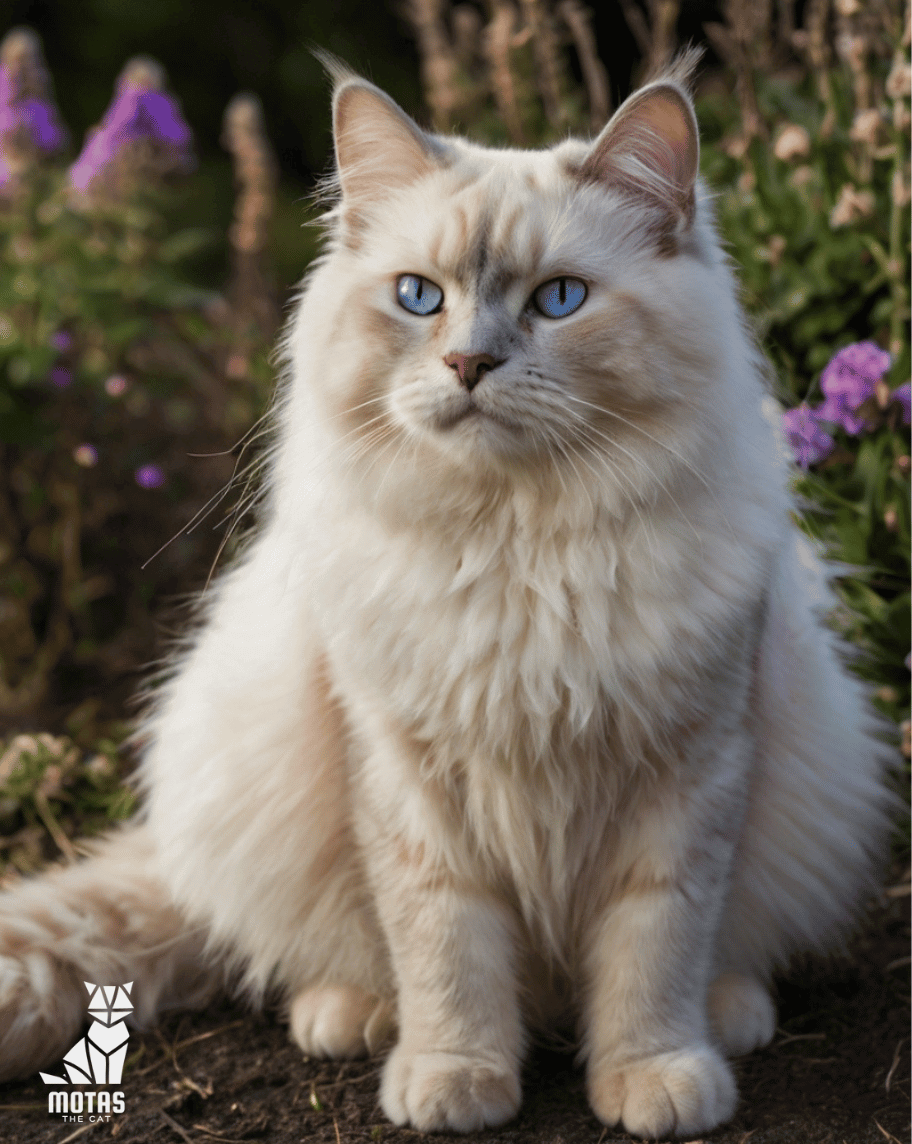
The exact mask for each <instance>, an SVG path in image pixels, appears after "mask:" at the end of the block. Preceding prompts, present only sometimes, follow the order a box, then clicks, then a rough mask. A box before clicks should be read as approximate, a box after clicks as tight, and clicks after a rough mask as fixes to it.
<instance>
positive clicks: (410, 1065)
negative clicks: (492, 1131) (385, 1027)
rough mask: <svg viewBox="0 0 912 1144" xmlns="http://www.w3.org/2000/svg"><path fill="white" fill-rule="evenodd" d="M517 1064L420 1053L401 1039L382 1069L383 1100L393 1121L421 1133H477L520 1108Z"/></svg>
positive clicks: (449, 1054)
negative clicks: (410, 1126) (400, 1042)
mask: <svg viewBox="0 0 912 1144" xmlns="http://www.w3.org/2000/svg"><path fill="white" fill-rule="evenodd" d="M520 1097H521V1090H520V1085H519V1075H518V1071H517V1069H516V1068H515V1067H514V1066H512V1065H511V1064H510V1063H509V1062H507V1061H505V1060H503V1059H502V1058H501V1059H498V1058H497V1057H494V1056H472V1055H470V1054H468V1053H465V1054H464V1053H447V1052H415V1051H411V1050H409V1048H408V1047H407V1046H405V1045H403V1044H399V1045H397V1046H396V1048H395V1049H394V1050H393V1052H392V1053H391V1054H390V1057H389V1060H388V1061H387V1062H386V1068H385V1070H384V1073H383V1084H382V1086H381V1089H380V1104H381V1105H382V1107H383V1111H384V1112H385V1113H386V1115H387V1116H388V1117H389V1118H390V1120H392V1122H393V1123H394V1124H399V1125H403V1124H411V1125H412V1127H413V1128H417V1129H418V1130H419V1131H421V1132H435V1131H445V1130H449V1131H451V1132H474V1131H476V1130H477V1129H479V1128H493V1127H496V1126H497V1125H498V1124H504V1123H505V1122H506V1121H507V1120H510V1119H511V1118H512V1117H514V1116H515V1115H516V1113H517V1112H518V1111H519V1103H520Z"/></svg>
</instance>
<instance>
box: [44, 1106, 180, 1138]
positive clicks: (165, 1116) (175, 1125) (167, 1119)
mask: <svg viewBox="0 0 912 1144" xmlns="http://www.w3.org/2000/svg"><path fill="white" fill-rule="evenodd" d="M158 1115H159V1116H160V1117H161V1118H162V1120H164V1122H165V1123H166V1124H167V1125H169V1126H170V1127H171V1128H173V1129H174V1131H175V1132H176V1133H177V1134H178V1136H180V1138H181V1140H185V1141H186V1144H193V1137H192V1136H190V1135H189V1134H188V1133H187V1131H186V1129H184V1128H182V1127H181V1126H180V1125H179V1124H178V1123H177V1121H176V1120H175V1119H174V1117H173V1116H169V1115H168V1114H167V1112H165V1110H164V1109H163V1108H160V1109H159V1110H158ZM61 1144H62V1142H61Z"/></svg>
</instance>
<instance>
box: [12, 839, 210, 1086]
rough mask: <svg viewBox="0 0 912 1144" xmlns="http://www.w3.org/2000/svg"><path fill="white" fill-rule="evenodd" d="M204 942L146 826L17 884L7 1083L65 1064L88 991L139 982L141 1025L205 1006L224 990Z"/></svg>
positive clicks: (136, 1017) (137, 1017) (136, 1018)
mask: <svg viewBox="0 0 912 1144" xmlns="http://www.w3.org/2000/svg"><path fill="white" fill-rule="evenodd" d="M205 936H206V935H205V934H204V933H203V932H201V931H200V930H199V929H190V928H189V927H188V926H187V923H186V922H185V921H184V919H183V918H182V917H181V915H180V914H179V912H178V911H177V909H176V908H175V907H174V905H173V904H172V902H171V901H170V898H169V896H168V894H167V891H166V890H165V887H164V885H163V884H162V883H161V881H160V880H159V878H158V877H157V875H156V872H155V854H154V851H153V847H152V843H151V840H150V839H149V836H148V833H147V831H146V830H145V828H144V827H143V826H141V825H134V824H131V825H130V826H128V827H126V828H124V829H123V830H120V831H118V832H116V833H114V834H112V835H109V836H108V837H107V838H105V839H102V840H101V841H100V842H98V843H97V844H96V845H95V847H94V850H93V853H92V854H91V855H90V856H89V857H88V858H86V859H85V860H84V861H80V862H75V863H73V864H71V865H67V866H58V867H56V868H54V869H52V870H49V871H47V872H45V873H43V874H41V875H40V876H38V877H35V878H24V879H22V880H21V881H20V882H18V883H14V885H13V886H12V887H11V888H10V889H9V890H7V891H6V892H5V893H3V894H0V1081H3V1080H9V1079H12V1078H13V1077H24V1076H29V1075H31V1074H32V1073H34V1072H35V1071H36V1070H37V1069H38V1068H40V1067H41V1066H45V1065H51V1064H56V1063H58V1062H59V1060H60V1058H61V1056H62V1055H63V1054H64V1053H65V1052H66V1051H67V1049H69V1048H70V1047H71V1045H72V1044H73V1042H74V1041H75V1040H76V1038H77V1037H78V1036H79V1033H80V1030H81V1027H82V1025H83V1022H84V1021H85V1018H86V1009H87V1004H88V999H89V994H88V992H87V990H86V986H85V982H91V983H92V984H95V985H99V984H100V985H120V984H122V983H124V982H128V981H133V982H135V985H134V987H133V991H132V1002H133V1006H134V1014H133V1022H134V1023H136V1024H138V1025H146V1024H148V1023H150V1022H151V1021H152V1020H153V1018H154V1017H155V1015H156V1013H158V1012H160V1011H161V1010H162V1009H163V1008H170V1007H172V1006H175V1005H180V1006H193V1005H197V1004H202V1003H204V1001H205V1000H206V999H207V998H208V997H209V996H211V994H212V993H213V992H214V991H215V990H216V989H217V988H218V986H219V985H220V984H221V971H220V970H219V969H218V968H217V967H215V966H212V965H210V964H208V962H207V960H206V958H205V957H204V949H205V944H206V942H205Z"/></svg>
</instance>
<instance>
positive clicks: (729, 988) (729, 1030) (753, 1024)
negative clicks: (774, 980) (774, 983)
mask: <svg viewBox="0 0 912 1144" xmlns="http://www.w3.org/2000/svg"><path fill="white" fill-rule="evenodd" d="M707 1013H708V1016H709V1024H710V1027H711V1029H712V1031H713V1033H714V1035H715V1037H716V1040H717V1041H718V1042H719V1043H720V1044H721V1046H722V1048H723V1050H724V1051H725V1055H726V1056H728V1057H741V1056H744V1055H745V1053H752V1052H753V1051H754V1049H762V1048H763V1046H764V1045H768V1044H769V1043H770V1041H771V1040H772V1039H773V1037H774V1035H775V1033H776V1006H775V1005H774V1004H773V999H772V997H770V995H769V992H768V990H767V989H766V987H765V986H764V985H763V984H762V983H761V982H760V981H758V980H757V978H756V977H751V976H749V975H747V974H744V973H721V974H719V976H718V977H717V978H716V979H715V981H714V982H713V983H712V985H710V987H709V994H708V996H707Z"/></svg>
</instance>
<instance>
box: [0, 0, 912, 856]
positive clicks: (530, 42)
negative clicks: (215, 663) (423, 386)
mask: <svg viewBox="0 0 912 1144" xmlns="http://www.w3.org/2000/svg"><path fill="white" fill-rule="evenodd" d="M93 4H94V0H93ZM353 4H354V0H346V4H344V5H343V7H345V8H346V11H348V9H349V8H353ZM354 6H355V7H357V5H354ZM106 11H107V9H106ZM232 11H233V9H231V6H230V5H229V7H228V9H227V10H226V16H225V20H226V28H229V30H230V22H231V19H232V18H233V17H232V16H231V12H232ZM397 12H398V13H400V14H401V16H402V18H403V19H404V22H405V30H406V32H407V34H409V35H410V36H411V37H412V41H413V47H412V49H411V50H412V53H413V54H412V57H411V59H410V60H409V62H408V63H406V64H404V65H403V64H402V63H401V61H400V62H399V63H397V61H396V57H395V56H394V55H392V54H391V53H390V49H389V46H388V42H387V43H386V48H385V54H383V53H380V52H379V49H378V58H377V59H376V64H375V63H374V59H373V56H372V57H371V74H372V75H373V77H374V78H376V79H377V80H378V82H381V83H383V84H385V85H386V86H387V87H389V88H391V90H392V91H393V94H395V95H397V96H398V97H399V98H400V99H403V100H404V102H406V104H408V103H409V99H410V96H411V95H412V94H413V92H414V91H416V90H417V88H415V87H413V85H412V81H411V78H410V77H411V75H412V74H414V75H415V76H418V77H420V83H421V87H422V89H423V92H424V98H425V102H426V105H427V108H428V111H429V117H430V121H431V123H432V125H433V126H434V127H435V128H437V129H438V130H441V131H449V130H457V131H461V132H466V133H468V134H470V135H472V136H474V137H475V138H478V139H480V140H482V141H487V142H489V143H493V144H505V145H506V144H512V145H520V146H538V145H540V144H546V143H548V142H551V141H554V140H556V139H559V138H561V137H562V136H564V135H565V134H566V133H567V132H568V131H573V132H583V133H585V132H590V131H597V130H598V129H599V127H600V126H601V125H602V124H603V123H604V121H605V119H606V118H607V116H608V115H609V114H610V112H611V110H612V108H613V106H615V105H616V104H617V103H618V102H619V101H620V99H621V98H623V96H624V95H625V94H626V92H627V89H628V88H629V87H630V86H635V85H636V83H637V82H639V81H641V80H642V79H643V78H644V77H646V76H648V75H650V74H652V73H654V72H655V71H656V70H658V69H659V68H661V66H662V65H663V64H664V63H666V62H667V61H668V60H669V59H670V58H671V56H672V55H673V54H674V52H675V51H676V50H677V48H678V47H680V46H681V45H682V44H683V43H684V42H686V41H687V40H694V39H695V40H697V41H698V42H701V43H703V44H704V45H705V46H706V48H707V54H706V57H705V59H704V62H703V65H702V67H701V73H700V77H699V81H698V90H697V102H698V111H699V114H700V119H701V124H702V128H703V143H704V146H703V170H704V174H705V176H706V178H707V181H708V183H709V184H710V185H711V187H712V188H713V190H714V192H715V194H716V208H717V212H718V215H719V221H720V227H721V230H722V232H723V235H724V237H725V239H726V241H727V243H728V246H729V249H730V251H731V254H732V258H733V260H734V261H735V262H736V263H737V265H738V268H739V273H740V276H741V280H742V282H743V286H744V300H745V304H746V307H747V309H748V312H749V314H750V317H751V320H752V321H753V323H754V325H755V327H756V329H757V331H758V335H759V338H760V340H761V343H762V344H763V346H764V348H765V350H766V351H767V353H768V355H769V356H770V358H771V360H772V364H773V374H774V378H775V380H774V385H775V387H776V392H777V396H778V397H779V399H780V401H781V402H782V404H783V406H784V407H785V409H786V410H787V412H786V413H785V414H784V416H783V426H782V428H783V440H784V442H785V443H786V445H787V446H790V447H791V449H792V452H793V454H794V456H795V459H796V461H797V463H798V467H797V468H796V478H795V480H796V484H797V486H798V489H799V491H800V493H801V494H802V496H803V498H804V499H805V503H806V505H807V511H806V513H805V515H804V518H803V522H804V527H805V528H806V529H807V530H808V532H809V533H810V534H811V535H813V536H814V537H816V538H817V539H818V540H819V541H820V542H821V543H822V544H823V545H825V546H826V547H827V549H828V550H829V551H830V553H831V554H832V555H833V556H834V557H836V558H837V559H838V560H840V561H842V562H844V563H845V564H846V565H848V566H850V567H847V568H846V570H845V573H844V575H842V576H841V577H840V581H839V585H840V591H841V595H842V599H843V601H844V606H842V607H841V608H840V610H839V613H838V615H837V616H836V617H835V623H836V625H837V627H838V628H839V629H840V630H841V631H842V632H843V633H844V634H845V635H846V637H847V638H848V639H849V640H851V641H852V642H853V643H854V644H855V645H856V646H858V647H859V648H860V649H861V650H862V653H863V654H862V656H861V657H860V659H859V662H858V670H860V671H861V672H862V674H864V675H866V676H867V677H868V678H869V679H870V680H871V681H872V682H873V683H874V685H875V689H876V695H877V702H878V704H879V706H880V707H881V708H882V710H883V711H884V712H885V714H887V715H888V716H889V717H890V719H891V720H893V721H895V723H896V724H902V726H903V733H902V734H903V737H904V751H905V753H906V755H908V751H909V746H908V737H909V724H908V721H906V722H905V723H903V720H904V719H905V718H906V714H907V711H908V702H909V667H908V662H909V661H908V658H907V657H908V652H909V629H910V602H909V469H910V462H909V435H908V425H909V380H908V379H909V371H910V356H909V338H908V319H909V290H908V282H909V209H908V208H909V201H910V190H909V187H910V175H909V124H910V111H909V89H910V67H909V10H908V6H906V7H905V8H904V9H903V8H902V7H901V6H900V0H864V2H862V0H832V2H831V0H803V2H796V0H776V2H775V3H773V0H718V2H715V3H713V2H710V0H706V2H705V3H704V2H702V0H701V3H696V2H694V3H686V2H683V3H679V2H678V0H617V3H611V4H606V5H602V6H600V7H599V8H598V9H596V10H595V11H593V10H590V9H588V8H587V7H585V6H584V5H583V4H582V3H581V2H580V0H516V2H514V0H485V2H484V3H483V4H482V3H459V4H452V3H450V2H449V0H408V3H407V5H406V6H405V7H404V8H403V7H401V6H400V7H399V8H397ZM349 15H350V16H352V17H353V15H354V12H353V11H352V12H350V13H349ZM609 16H610V17H611V18H612V19H614V20H615V23H614V25H612V27H613V29H614V30H613V32H612V35H613V36H614V40H613V42H614V43H616V44H620V45H621V47H622V48H623V51H621V50H620V49H618V50H616V51H614V52H613V53H612V51H611V50H610V49H609V50H607V51H606V49H605V44H606V40H605V32H604V28H605V24H604V21H605V20H606V19H608V17H609ZM375 17H376V12H374V13H373V16H372V18H375ZM132 18H133V17H131V19H132ZM264 20H265V17H264ZM619 29H620V31H619ZM273 30H274V29H273ZM157 31H158V32H160V31H161V29H157ZM621 32H623V35H624V36H625V37H626V39H623V38H619V37H620V36H621ZM263 34H264V35H266V33H265V32H264V33H263ZM390 34H392V33H390ZM397 34H398V32H397ZM149 35H150V38H152V39H153V40H154V39H155V36H153V35H152V31H151V26H150V31H149ZM381 40H382V37H381V39H377V37H376V34H374V42H375V43H380V42H381ZM251 42H253V43H256V37H255V36H254V35H253V33H252V32H251ZM322 42H323V43H324V44H326V46H328V47H331V48H333V49H334V50H336V51H337V52H339V53H340V54H341V55H343V56H345V57H347V58H348V59H349V60H350V61H351V62H353V63H354V64H356V65H358V64H360V63H361V62H362V61H361V60H360V59H359V58H358V53H357V52H356V51H353V50H352V49H351V44H350V43H349V42H347V41H346V42H340V40H339V39H338V38H337V37H336V36H335V34H333V35H330V34H329V33H327V34H326V35H325V36H324V37H323V39H322ZM389 42H391V41H389ZM402 50H405V49H402ZM289 53H290V54H289ZM295 53H297V54H295ZM606 61H607V62H606ZM315 70H316V65H315V64H314V63H313V61H311V60H309V58H307V57H305V56H304V54H303V50H299V49H297V48H294V49H288V51H287V52H286V54H285V55H283V56H282V57H281V59H280V60H279V63H278V65H277V74H278V75H279V76H280V78H283V82H285V84H286V88H287V91H286V97H287V95H288V92H289V91H292V89H294V90H295V91H298V92H299V94H301V95H302V97H303V96H305V95H306V97H307V107H306V112H307V114H306V115H305V116H304V117H303V122H302V127H301V131H302V140H303V143H302V146H303V147H304V149H305V150H307V151H308V153H309V154H310V155H311V156H313V155H315V154H317V152H319V151H320V148H321V147H322V148H324V150H323V152H322V155H317V158H316V159H315V160H314V161H313V162H312V164H311V165H312V167H313V168H314V169H317V168H319V166H320V163H321V162H322V157H323V156H325V153H326V149H327V148H328V142H329V139H328V133H327V132H326V124H327V118H326V110H325V108H326V104H327V100H326V95H325V87H324V88H323V89H322V90H321V89H320V88H319V86H318V85H319V82H320V81H319V79H318V78H317V79H315V78H314V74H315ZM185 81H186V86H187V88H188V89H192V88H193V84H192V82H191V80H190V79H189V78H187V77H185ZM92 82H93V83H96V84H97V77H93V80H92ZM264 85H266V87H267V88H268V84H266V80H265V78H264ZM295 85H297V87H295ZM270 99H271V100H272V104H271V106H272V107H273V112H272V116H273V119H274V120H275V121H277V122H279V124H280V127H281V115H279V114H278V113H277V112H276V111H275V92H274V91H273V92H272V93H271V95H270ZM78 102H79V100H78V99H77V98H75V96H74V106H76V105H77V104H78ZM311 105H313V115H311V114H310V110H311ZM200 106H201V108H202V111H203V112H205V114H202V113H201V118H202V119H203V120H205V119H206V115H207V114H208V115H209V118H210V119H211V109H207V107H204V106H203V104H202V103H200ZM63 110H64V115H63V117H61V115H60V113H59V112H58V110H57V106H56V104H55V102H54V95H53V89H52V85H51V80H50V77H49V74H48V70H47V67H46V65H45V63H44V60H43V57H42V52H41V44H40V41H39V40H38V38H37V36H35V34H34V33H31V32H28V31H26V30H22V29H19V30H14V31H13V32H11V33H9V34H8V35H7V37H6V39H5V40H4V41H3V44H2V45H0V243H2V244H3V251H4V257H3V261H2V264H0V864H2V863H3V862H4V861H6V862H7V863H8V864H9V869H10V870H11V871H12V870H22V871H25V870H31V869H34V868H35V867H36V866H37V865H38V864H40V862H41V861H43V860H46V859H47V858H48V857H51V856H53V855H55V854H57V855H59V854H60V853H63V854H65V855H71V854H72V853H73V852H74V851H73V846H74V843H73V839H74V838H75V837H76V835H77V834H79V833H86V832H91V831H92V830H95V829H98V828H99V827H100V826H101V825H103V824H104V822H105V821H108V820H110V819H117V818H119V817H123V816H124V815H125V814H126V813H128V812H129V810H130V809H131V807H132V795H131V794H130V793H129V790H128V789H127V788H126V787H125V786H124V785H123V781H124V777H125V776H126V775H127V774H128V772H129V769H130V765H131V754H130V749H129V748H128V747H126V746H125V745H124V744H125V736H126V733H127V729H128V726H129V722H128V720H129V712H130V708H129V697H130V695H131V694H132V693H133V692H135V690H136V689H137V686H138V684H139V682H140V680H141V679H142V674H141V672H142V669H143V668H144V667H145V665H146V664H147V663H148V662H149V661H150V660H152V659H154V658H155V657H156V656H157V655H160V654H161V652H162V649H163V647H164V646H165V643H166V640H167V637H168V635H169V633H171V632H176V631H178V630H179V626H180V618H179V616H178V614H177V611H176V608H175V605H174V601H175V600H177V599H178V598H182V597H186V596H187V595H188V594H190V593H192V592H193V591H195V590H197V589H198V588H199V587H201V586H202V585H203V584H204V582H205V580H206V578H207V575H208V574H209V571H210V569H211V566H212V564H213V561H214V560H215V559H217V558H218V557H219V555H220V554H221V551H222V549H223V548H227V549H228V550H229V552H230V549H231V547H232V546H233V544H234V543H235V541H236V537H237V526H238V524H242V523H243V518H244V516H245V513H246V511H247V508H248V507H249V503H250V494H249V492H248V488H249V486H248V484H247V482H245V481H244V480H240V481H237V480H236V481H234V482H231V475H232V472H233V471H234V470H235V469H236V468H240V469H241V473H242V475H243V472H244V471H246V470H247V468H248V465H249V464H252V466H253V467H255V464H256V462H255V460H254V461H253V462H252V463H251V462H249V460H248V457H249V452H250V450H249V449H248V445H249V444H250V443H251V440H252V436H251V434H255V432H256V428H254V430H251V429H250V427H251V426H254V427H256V425H257V422H258V418H259V417H260V416H261V414H262V412H263V410H264V409H265V406H266V403H267V401H268V396H269V393H270V390H271V387H272V381H273V377H272V371H271V368H270V364H269V355H270V351H271V346H272V343H273V341H274V338H275V334H276V330H277V328H278V325H279V320H280V315H281V312H282V307H283V305H284V304H285V302H286V301H287V300H288V297H289V290H290V287H291V284H292V281H293V279H294V278H295V277H298V276H299V275H300V273H302V272H303V270H304V268H305V266H306V263H307V262H308V261H309V259H310V258H311V257H313V255H314V253H315V247H314V238H313V234H312V231H310V230H308V229H304V230H302V229H301V223H302V222H304V221H306V220H307V219H308V218H309V217H310V214H309V211H310V208H309V207H308V206H307V205H306V204H305V203H303V202H302V201H301V187H302V184H301V183H300V182H297V183H296V182H295V181H294V180H295V178H297V177H299V176H300V174H301V171H300V162H298V161H297V160H295V163H297V167H296V168H295V171H294V172H293V176H294V177H292V176H290V175H289V170H290V168H289V162H288V152H287V150H286V149H282V150H281V151H280V153H279V155H278V156H277V155H276V154H275V153H274V151H273V149H272V147H271V146H270V143H269V141H268V139H267V135H266V131H265V128H264V118H265V117H266V116H265V114H264V110H263V105H262V104H261V103H260V101H259V99H257V97H255V96H252V95H249V94H244V95H240V96H236V97H234V98H233V99H231V100H230V102H229V103H228V106H227V109H226V110H225V112H224V115H223V122H222V126H221V142H222V145H223V147H224V148H225V149H226V150H227V152H228V154H229V155H230V158H231V163H232V168H233V180H234V194H233V203H229V204H228V206H227V208H223V207H222V206H221V205H220V202H221V199H220V192H219V190H218V188H219V186H220V185H221V184H220V183H219V177H220V176H219V177H216V176H215V175H214V174H213V172H214V171H215V170H216V168H217V166H218V164H217V163H216V161H215V160H214V159H213V158H212V155H211V152H210V151H209V150H206V149H205V148H204V150H203V152H202V153H201V152H200V150H199V147H198V146H197V144H199V142H200V140H199V139H198V138H197V139H195V138H194V132H193V131H192V130H191V126H190V125H188V123H187V122H186V120H185V117H184V113H183V110H182V106H181V101H180V100H178V98H176V96H175V95H174V94H173V93H172V92H171V91H170V90H169V87H168V83H167V81H166V76H165V73H164V70H163V68H162V67H161V65H159V64H158V63H156V62H155V61H154V60H152V59H150V58H148V57H138V58H135V59H133V60H131V61H130V63H128V64H127V66H126V67H125V68H124V69H123V71H122V73H121V75H120V78H119V79H118V81H117V83H116V87H115V93H114V97H113V99H112V101H111V104H110V106H109V108H108V110H107V111H106V112H105V114H104V115H103V117H102V118H101V121H100V123H99V125H98V127H97V128H95V129H91V130H89V132H88V133H87V135H86V138H85V142H84V144H83V147H82V150H81V151H80V153H79V154H78V155H74V154H73V153H72V152H68V151H67V146H68V139H69V135H68V132H67V129H66V127H65V126H64V124H63V119H64V118H66V115H67V107H66V105H65V106H64V109H63ZM320 124H322V128H320V126H319V125H320ZM321 130H322V135H321V134H320V131H321ZM211 134H212V132H211V131H210V132H209V135H210V136H211ZM207 138H208V137H207ZM207 147H208V144H207ZM302 153H303V152H302ZM299 158H300V154H299ZM295 163H292V167H294V166H295ZM218 169H219V170H221V168H218ZM204 520H205V523H206V528H205V530H204V529H203V528H202V527H200V525H201V524H202V522H203V521H204ZM213 522H215V523H216V524H217V525H218V527H219V528H220V529H221V533H220V534H217V536H216V538H213V537H212V536H211V533H210V531H209V530H210V527H211V525H212V524H213ZM158 549H161V551H157V550H158ZM153 556H154V559H152V557H153ZM164 609H168V610H167V611H165V610H164ZM163 637H164V638H163ZM898 734H899V732H898ZM906 845H907V844H906Z"/></svg>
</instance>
